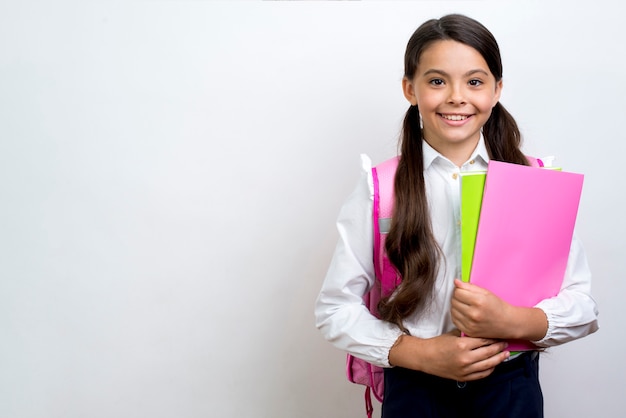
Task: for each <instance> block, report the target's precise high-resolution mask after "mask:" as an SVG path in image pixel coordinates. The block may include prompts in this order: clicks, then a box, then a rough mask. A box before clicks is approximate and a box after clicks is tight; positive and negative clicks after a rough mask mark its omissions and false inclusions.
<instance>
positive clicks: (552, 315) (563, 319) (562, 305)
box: [534, 236, 598, 347]
mask: <svg viewBox="0 0 626 418" xmlns="http://www.w3.org/2000/svg"><path fill="white" fill-rule="evenodd" d="M535 307H537V308H540V309H542V310H543V311H544V312H545V314H546V316H547V318H548V331H547V332H546V335H545V336H544V338H542V339H541V340H539V341H534V343H535V344H536V345H537V346H539V347H552V346H556V345H559V344H563V343H566V342H568V341H572V340H576V339H578V338H582V337H584V336H586V335H589V334H591V333H594V332H596V331H597V330H598V308H597V305H596V302H595V300H594V299H593V297H592V296H591V271H590V270H589V265H588V263H587V257H586V255H585V252H584V249H583V246H582V243H581V242H580V241H579V240H578V239H577V238H576V236H574V238H573V240H572V245H571V250H570V255H569V259H568V262H567V268H566V272H565V278H564V279H563V285H562V286H561V290H560V292H559V294H558V295H557V296H555V297H553V298H550V299H545V300H543V301H541V302H539V303H538V304H537V305H536V306H535Z"/></svg>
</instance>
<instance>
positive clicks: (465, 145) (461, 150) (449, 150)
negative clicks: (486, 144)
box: [424, 137, 480, 167]
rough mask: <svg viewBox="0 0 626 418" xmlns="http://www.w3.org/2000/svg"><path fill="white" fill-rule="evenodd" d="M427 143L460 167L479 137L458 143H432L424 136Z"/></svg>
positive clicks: (470, 153) (473, 148) (467, 158)
mask: <svg viewBox="0 0 626 418" xmlns="http://www.w3.org/2000/svg"><path fill="white" fill-rule="evenodd" d="M424 140H425V141H426V142H428V145H430V146H431V147H433V149H435V150H436V151H437V152H438V153H440V154H441V155H443V156H444V157H446V158H447V159H448V160H450V161H452V163H454V165H456V166H457V167H461V166H462V165H463V164H465V162H467V160H469V158H470V157H471V156H472V153H473V152H474V150H475V149H476V147H477V146H478V141H479V140H480V137H478V138H477V139H476V140H472V141H463V142H461V143H458V144H454V143H452V144H451V143H444V144H441V143H433V142H431V141H429V140H428V139H427V138H424Z"/></svg>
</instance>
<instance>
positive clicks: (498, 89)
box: [491, 80, 503, 107]
mask: <svg viewBox="0 0 626 418" xmlns="http://www.w3.org/2000/svg"><path fill="white" fill-rule="evenodd" d="M502 85H503V84H502V80H500V81H498V82H497V83H496V91H495V93H494V96H493V104H492V105H491V107H495V105H497V104H498V102H499V101H500V96H501V95H502Z"/></svg>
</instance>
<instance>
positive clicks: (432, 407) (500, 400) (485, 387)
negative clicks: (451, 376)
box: [382, 352, 543, 418]
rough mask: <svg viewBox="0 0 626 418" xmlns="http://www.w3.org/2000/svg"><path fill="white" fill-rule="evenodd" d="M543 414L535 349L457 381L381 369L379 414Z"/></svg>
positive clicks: (468, 417) (450, 417)
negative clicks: (488, 372) (475, 376)
mask: <svg viewBox="0 0 626 418" xmlns="http://www.w3.org/2000/svg"><path fill="white" fill-rule="evenodd" d="M456 417H459V418H542V417H543V395H542V393H541V386H540V385H539V353H537V352H529V353H524V354H522V355H520V356H519V357H517V358H515V359H513V360H510V361H508V362H505V363H502V364H500V365H499V366H497V367H496V369H495V371H494V372H493V373H492V374H491V375H489V376H488V377H486V378H484V379H481V380H476V381H472V382H466V383H459V382H456V381H454V380H448V379H443V378H440V377H436V376H433V375H429V374H426V373H421V372H416V371H413V370H408V369H403V368H401V367H393V368H390V369H385V397H384V401H383V406H382V418H456Z"/></svg>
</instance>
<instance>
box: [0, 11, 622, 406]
mask: <svg viewBox="0 0 626 418" xmlns="http://www.w3.org/2000/svg"><path fill="white" fill-rule="evenodd" d="M621 10H622V9H621V6H620V3H619V2H618V1H615V2H608V1H581V2H571V1H570V2H556V1H526V2H503V1H459V2H435V1H416V2H359V1H347V2H338V1H331V2H288V1H283V2H265V1H257V2H206V1H142V2H139V1H127V2H121V1H119V2H115V1H114V2H78V1H76V2H64V1H51V2H29V1H20V2H18V1H13V2H10V1H3V2H2V3H0V416H2V417H4V418H44V417H45V418H57V417H58V418H61V417H62V418H74V417H75V418H79V417H80V418H82V417H90V418H98V417H107V418H108V417H124V418H126V417H151V418H165V417H189V418H196V417H233V418H235V417H236V418H240V417H254V418H258V417H267V418H292V417H303V418H304V417H307V418H313V417H325V418H330V417H337V418H339V417H342V418H345V417H354V418H356V417H363V416H364V413H363V404H362V388H361V387H357V386H355V385H351V384H349V383H347V381H346V380H345V378H344V353H342V352H340V351H339V350H336V349H335V348H333V347H332V346H331V345H330V344H328V343H327V342H325V341H324V340H323V339H322V337H321V336H320V334H319V333H318V331H317V330H316V329H315V328H314V321H313V313H312V312H313V303H314V300H315V297H316V296H317V292H318V291H319V288H320V285H321V283H322V280H323V277H324V274H325V270H326V267H327V265H328V263H329V261H330V256H331V254H332V251H333V248H334V245H335V240H336V237H337V235H336V232H335V227H334V221H335V217H336V215H337V212H338V209H339V207H340V205H341V203H342V201H343V200H344V198H345V197H346V196H347V194H348V193H349V192H350V191H351V190H352V188H353V186H354V184H355V181H356V178H357V176H358V166H359V160H358V155H359V153H367V154H369V155H370V156H371V158H372V159H373V160H374V161H375V162H380V161H382V160H383V159H385V158H387V157H389V156H391V155H393V154H394V153H395V151H396V141H397V136H398V132H399V129H400V121H401V119H402V117H403V115H404V112H405V110H406V107H407V103H406V102H405V100H404V98H403V96H402V94H401V90H400V81H401V78H402V58H403V53H404V47H405V45H406V42H407V40H408V38H409V36H410V35H411V34H412V32H413V31H414V30H415V28H416V27H417V26H418V25H419V24H420V23H421V22H423V21H424V20H426V19H428V18H432V17H439V16H441V15H443V14H445V13H448V12H461V13H465V14H468V15H470V16H472V17H475V18H477V19H479V20H480V21H482V22H483V23H484V24H485V25H486V26H487V27H488V28H490V30H491V31H492V32H493V33H494V35H495V36H496V38H497V39H498V41H499V43H500V46H501V49H502V53H503V60H504V84H505V87H504V92H503V96H502V100H501V101H502V103H503V104H504V105H505V106H506V107H507V108H508V109H509V111H511V113H513V115H514V116H515V117H516V119H517V121H518V123H519V125H520V126H521V129H522V132H523V134H524V136H525V151H526V152H527V153H528V154H531V155H538V156H544V155H555V156H557V157H558V159H557V160H556V162H557V163H558V164H559V165H561V166H563V167H564V168H565V169H566V170H568V171H575V172H583V173H585V175H586V177H585V186H584V193H583V199H582V203H581V208H580V212H579V218H578V223H577V229H578V234H579V235H580V236H581V238H582V239H583V241H584V243H585V246H586V249H587V251H588V257H589V261H590V264H591V266H592V269H593V271H594V274H595V277H594V288H593V292H594V296H595V298H596V299H597V301H598V303H599V307H600V311H601V315H600V326H601V329H600V331H599V332H598V333H597V334H594V335H592V336H590V337H588V338H586V339H583V340H580V341H576V342H573V343H570V344H567V345H565V346H562V347H557V348H553V349H551V350H549V353H548V354H547V355H544V356H543V360H542V365H541V372H542V381H543V388H544V394H545V398H546V416H547V417H549V418H557V417H570V418H574V417H589V416H598V415H601V416H603V417H605V418H609V417H621V416H622V415H623V411H624V410H625V409H626V397H624V389H625V386H626V385H625V383H624V376H625V375H626V361H625V360H624V349H623V347H624V343H625V342H626V341H625V338H624V332H623V326H622V322H621V321H622V319H623V318H624V303H623V299H624V295H625V294H626V280H624V279H623V277H622V276H623V271H624V268H623V262H624V258H625V257H624V256H625V255H626V254H625V251H624V248H625V246H624V237H625V236H626V226H625V221H624V215H623V208H624V207H625V203H626V202H625V192H624V190H625V188H624V186H623V184H622V183H623V178H624V176H623V174H622V173H621V170H620V168H619V167H620V166H621V165H622V160H623V158H624V152H625V151H626V146H625V139H626V138H625V135H624V115H625V114H626V101H625V98H626V76H625V74H626V59H625V56H624V53H623V48H624V44H625V43H626V36H625V35H624V31H623V26H624V24H623V13H622V12H621Z"/></svg>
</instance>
